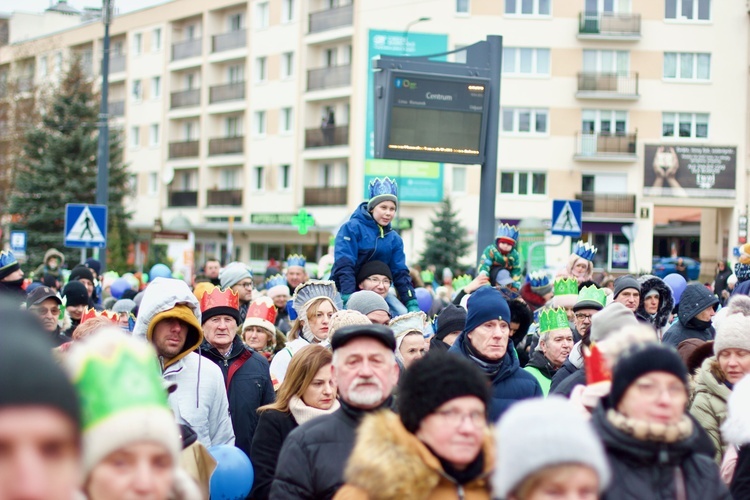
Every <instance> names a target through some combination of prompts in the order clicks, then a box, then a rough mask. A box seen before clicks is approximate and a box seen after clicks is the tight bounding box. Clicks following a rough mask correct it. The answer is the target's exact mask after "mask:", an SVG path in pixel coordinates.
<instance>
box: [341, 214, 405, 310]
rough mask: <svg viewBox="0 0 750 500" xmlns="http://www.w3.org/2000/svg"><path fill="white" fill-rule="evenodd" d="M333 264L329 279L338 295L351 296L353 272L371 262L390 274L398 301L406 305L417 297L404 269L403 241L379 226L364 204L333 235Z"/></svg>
mask: <svg viewBox="0 0 750 500" xmlns="http://www.w3.org/2000/svg"><path fill="white" fill-rule="evenodd" d="M334 248H335V253H334V257H335V259H336V260H335V261H334V263H333V269H332V270H331V280H333V282H334V283H336V288H338V291H339V293H341V294H342V295H351V294H353V293H354V292H356V291H357V290H358V288H357V273H358V272H359V270H360V269H362V266H363V265H364V264H365V263H366V262H369V261H371V260H379V261H381V262H384V263H385V264H386V265H387V266H388V267H389V268H390V270H391V274H393V285H394V287H395V288H396V291H397V292H398V296H399V298H400V299H401V302H403V303H404V304H407V303H408V302H409V301H412V300H413V301H414V304H415V305H416V300H417V296H416V294H415V292H414V286H413V285H412V282H411V276H409V268H408V267H406V255H405V254H404V242H403V240H402V239H401V236H399V235H398V233H396V232H395V231H393V230H392V229H391V225H390V224H388V225H387V226H385V227H382V226H381V225H380V224H378V223H377V222H375V219H373V218H372V214H371V213H370V212H368V211H367V202H363V203H362V204H360V205H359V207H357V209H356V210H355V211H354V213H353V214H352V216H351V218H350V219H349V220H348V221H347V222H346V223H345V224H344V225H343V226H341V229H339V231H338V233H337V234H336V245H335V247H334Z"/></svg>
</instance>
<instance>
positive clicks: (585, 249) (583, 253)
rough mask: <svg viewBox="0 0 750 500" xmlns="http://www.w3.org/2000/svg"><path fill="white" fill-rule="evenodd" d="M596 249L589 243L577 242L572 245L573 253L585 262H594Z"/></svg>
mask: <svg viewBox="0 0 750 500" xmlns="http://www.w3.org/2000/svg"><path fill="white" fill-rule="evenodd" d="M596 250H597V248H596V247H595V246H594V245H592V244H591V243H589V242H586V243H584V242H583V241H582V240H579V241H578V243H576V244H575V245H573V253H574V254H576V255H578V256H579V257H581V258H582V259H586V260H594V255H596Z"/></svg>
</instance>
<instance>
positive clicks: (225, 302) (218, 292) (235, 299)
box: [201, 286, 240, 313]
mask: <svg viewBox="0 0 750 500" xmlns="http://www.w3.org/2000/svg"><path fill="white" fill-rule="evenodd" d="M217 307H228V308H230V309H239V308H240V296H239V295H238V294H237V293H236V292H235V291H234V290H232V289H231V288H227V289H226V290H222V289H221V288H219V287H218V286H217V287H215V288H214V289H212V290H211V291H208V292H206V293H204V294H203V297H201V313H204V312H206V311H208V310H209V309H214V308H217Z"/></svg>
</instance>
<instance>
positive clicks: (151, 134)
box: [148, 123, 159, 147]
mask: <svg viewBox="0 0 750 500" xmlns="http://www.w3.org/2000/svg"><path fill="white" fill-rule="evenodd" d="M148 145H149V146H151V147H154V146H158V145H159V124H158V123H152V124H151V126H150V127H149V128H148Z"/></svg>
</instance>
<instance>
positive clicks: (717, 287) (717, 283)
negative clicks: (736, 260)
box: [714, 266, 732, 297]
mask: <svg viewBox="0 0 750 500" xmlns="http://www.w3.org/2000/svg"><path fill="white" fill-rule="evenodd" d="M731 275H732V268H731V267H729V266H725V267H724V270H723V271H718V272H717V273H716V278H714V293H715V294H716V295H718V296H719V297H721V292H723V291H724V290H726V289H727V280H728V279H729V277H730V276H731Z"/></svg>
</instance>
